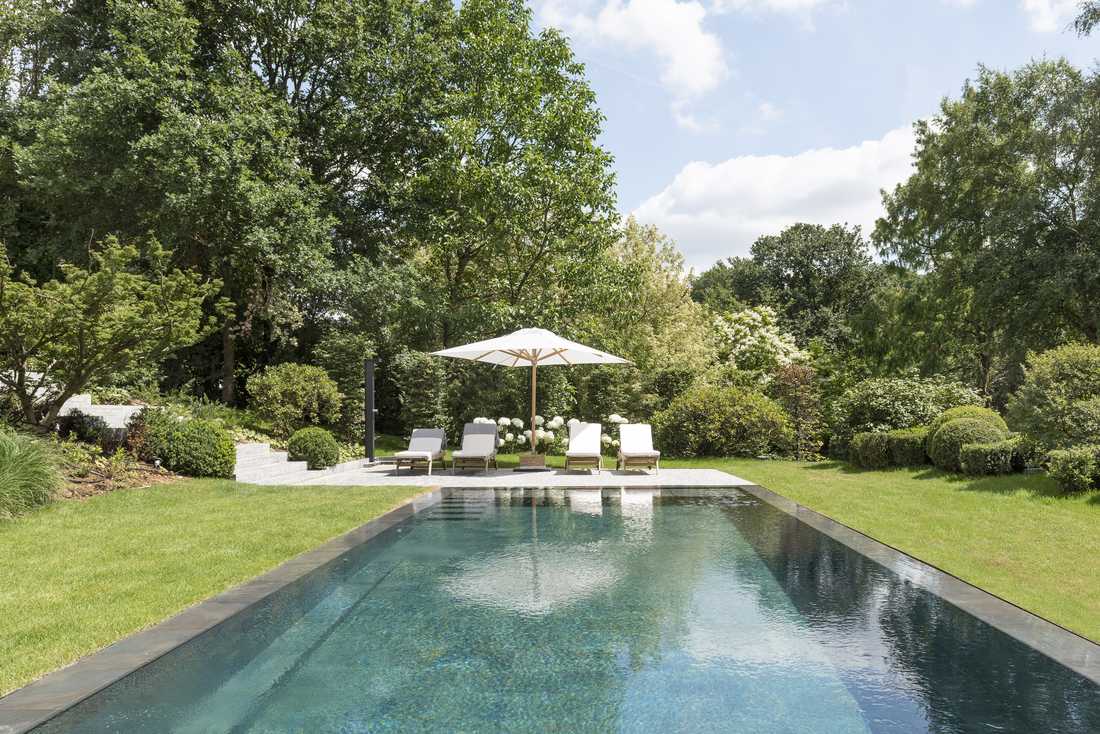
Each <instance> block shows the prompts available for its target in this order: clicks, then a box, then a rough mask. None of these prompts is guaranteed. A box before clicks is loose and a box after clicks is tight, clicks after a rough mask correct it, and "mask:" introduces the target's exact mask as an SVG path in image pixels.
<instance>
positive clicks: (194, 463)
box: [127, 408, 237, 479]
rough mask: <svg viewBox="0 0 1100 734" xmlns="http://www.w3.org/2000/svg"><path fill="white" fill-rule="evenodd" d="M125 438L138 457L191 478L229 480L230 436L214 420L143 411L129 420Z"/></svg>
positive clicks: (233, 461)
mask: <svg viewBox="0 0 1100 734" xmlns="http://www.w3.org/2000/svg"><path fill="white" fill-rule="evenodd" d="M127 440H128V443H129V446H130V449H131V450H132V451H133V452H134V453H135V454H137V455H138V458H140V459H142V460H144V461H150V462H152V461H158V460H159V461H160V462H161V465H162V466H164V467H165V468H166V469H171V470H172V471H174V472H178V473H180V474H185V475H187V476H191V477H222V478H226V479H231V478H232V477H233V470H234V468H235V466H236V463H237V447H236V445H235V444H234V443H233V438H232V437H231V436H230V435H229V432H228V431H226V430H225V429H224V428H222V427H221V426H220V425H219V424H218V423H215V422H214V421H206V420H186V419H184V418H183V417H182V416H180V415H179V414H177V413H174V412H172V411H169V410H161V409H155V408H149V409H146V410H143V411H142V412H141V413H139V414H138V415H137V416H135V417H134V418H133V419H132V420H131V421H130V433H129V437H128V439H127Z"/></svg>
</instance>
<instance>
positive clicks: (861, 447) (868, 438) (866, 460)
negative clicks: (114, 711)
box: [848, 432, 892, 469]
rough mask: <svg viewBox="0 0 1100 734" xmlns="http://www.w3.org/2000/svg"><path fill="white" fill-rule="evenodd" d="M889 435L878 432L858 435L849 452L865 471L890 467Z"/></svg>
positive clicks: (853, 439)
mask: <svg viewBox="0 0 1100 734" xmlns="http://www.w3.org/2000/svg"><path fill="white" fill-rule="evenodd" d="M889 438H890V436H889V434H888V433H883V432H878V433H872V432H866V433H857V434H856V435H855V436H853V437H852V447H851V450H850V451H849V452H848V454H849V456H851V457H852V459H853V460H854V462H855V463H856V464H857V465H858V466H862V467H863V468H865V469H882V468H884V467H887V466H890V464H891V463H892V460H891V458H890V442H889Z"/></svg>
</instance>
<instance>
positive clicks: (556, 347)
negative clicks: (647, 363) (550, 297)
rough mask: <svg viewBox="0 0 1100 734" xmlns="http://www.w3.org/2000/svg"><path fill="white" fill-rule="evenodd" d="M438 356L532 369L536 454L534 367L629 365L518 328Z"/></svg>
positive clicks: (550, 335)
mask: <svg viewBox="0 0 1100 734" xmlns="http://www.w3.org/2000/svg"><path fill="white" fill-rule="evenodd" d="M432 354H434V355H436V356H438V357H452V358H454V359H468V360H471V361H473V362H488V363H489V364H496V365H502V366H504V367H530V368H531V426H530V430H531V453H535V387H536V385H537V381H538V374H537V370H538V368H539V367H543V366H548V365H573V364H630V363H629V362H628V361H627V360H625V359H623V358H622V357H616V356H615V355H614V354H608V353H607V352H601V351H600V350H599V349H593V348H592V347H589V346H585V345H584V344H578V343H577V342H574V341H569V340H568V339H563V338H562V337H560V336H558V335H557V334H555V333H554V332H552V331H547V330H546V329H520V330H519V331H513V332H512V333H511V334H506V335H504V336H498V337H497V338H496V339H486V340H485V341H480V342H473V343H472V344H465V345H463V346H461V347H451V348H450V349H441V350H440V351H438V352H432Z"/></svg>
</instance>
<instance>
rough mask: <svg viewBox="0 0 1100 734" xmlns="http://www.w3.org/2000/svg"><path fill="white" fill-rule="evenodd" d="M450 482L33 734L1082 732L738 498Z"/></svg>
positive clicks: (862, 562) (1079, 685) (895, 592)
mask: <svg viewBox="0 0 1100 734" xmlns="http://www.w3.org/2000/svg"><path fill="white" fill-rule="evenodd" d="M676 495H677V496H671V495H670V493H669V492H668V491H666V492H665V495H664V496H661V495H659V494H658V495H656V496H655V495H654V493H652V492H649V491H637V490H622V491H618V490H616V491H614V492H611V491H608V490H604V491H603V493H602V494H601V493H600V491H598V490H596V491H591V490H580V491H578V490H572V491H568V490H541V491H532V490H526V491H520V490H511V491H509V490H495V491H494V490H485V491H461V492H455V493H454V494H453V495H451V496H449V497H447V498H445V499H444V500H443V501H442V503H441V504H439V505H437V506H435V507H433V508H431V509H429V510H427V511H425V512H422V513H420V514H418V515H417V516H415V517H413V518H412V519H410V520H409V521H407V522H406V523H403V524H402V525H399V526H397V527H395V528H392V529H391V530H388V531H386V532H385V533H384V534H383V535H381V536H379V537H377V538H375V539H374V540H371V541H369V542H368V543H366V544H364V545H363V546H361V547H359V548H356V549H354V550H352V551H350V552H349V553H347V554H345V555H344V556H342V557H340V558H338V559H337V560H336V561H334V562H332V563H331V564H329V565H328V566H326V567H323V568H322V569H319V570H318V571H315V572H313V573H311V574H309V575H308V576H307V577H305V578H303V579H302V580H300V581H299V582H295V583H294V584H292V585H291V586H290V587H287V588H286V589H283V590H282V591H280V592H278V593H276V594H274V595H272V596H271V597H269V598H268V599H267V600H265V601H263V602H261V603H259V604H257V605H255V606H254V607H252V608H250V609H249V610H247V611H246V612H243V613H241V614H239V615H236V616H235V617H233V618H231V619H230V620H228V621H227V622H224V623H223V624H221V625H219V626H218V627H216V628H214V629H212V630H210V631H209V632H207V633H205V634H203V635H202V636H200V637H198V638H196V639H195V640H193V641H191V642H189V643H187V644H185V645H183V646H182V647H180V648H178V649H177V650H175V651H173V652H172V653H169V654H168V655H166V656H164V657H162V658H160V659H159V660H157V661H156V662H154V663H152V664H151V665H148V666H146V667H145V668H142V669H141V670H139V671H137V672H136V673H134V674H132V675H130V676H128V677H127V678H124V679H123V680H121V681H119V682H118V683H116V684H115V685H113V686H111V687H109V688H107V689H105V690H104V691H102V692H100V693H99V694H97V695H95V696H93V697H92V698H90V699H87V700H86V701H84V702H83V703H81V704H79V705H78V706H76V707H75V708H73V709H70V710H69V711H68V712H66V713H64V714H62V715H61V716H59V717H57V718H55V719H53V720H52V721H50V722H48V723H47V724H45V725H43V726H42V727H40V729H39V730H37V731H42V732H179V733H181V734H183V733H188V734H189V733H192V732H196V733H197V732H242V733H243V732H309V733H315V732H391V731H392V732H409V731H414V732H415V731H440V732H459V731H461V732H498V731H499V732H611V731H621V732H746V733H748V732H753V733H757V732H789V733H796V732H813V733H814V734H831V733H834V732H835V733H838V734H839V733H840V732H845V733H847V732H874V733H876V734H877V733H879V732H882V733H886V732H890V733H893V732H1049V733H1057V732H1090V731H1100V687H1098V686H1097V685H1095V684H1094V683H1092V682H1090V681H1088V680H1086V679H1084V678H1082V677H1080V676H1078V675H1077V674H1075V673H1073V672H1072V671H1069V670H1068V669H1066V668H1064V667H1062V666H1061V665H1059V664H1057V663H1055V662H1054V661H1052V660H1050V659H1048V658H1046V657H1044V656H1043V655H1041V654H1039V653H1037V652H1035V651H1034V650H1032V649H1030V648H1029V647H1027V646H1025V645H1024V644H1022V643H1020V642H1017V641H1016V640H1014V639H1013V638H1010V637H1008V636H1007V635H1005V634H1003V633H1001V632H999V631H997V630H996V629H994V628H992V627H990V626H988V625H986V624H985V623H983V622H981V621H980V620H978V619H976V618H974V617H972V616H970V615H969V614H967V613H965V612H963V611H961V610H959V609H958V608H956V607H954V606H951V605H950V604H948V603H946V602H944V601H943V600H941V599H939V598H938V597H936V596H934V595H933V594H931V593H930V592H928V591H925V590H923V589H921V588H919V587H917V586H914V585H912V584H911V583H909V582H907V581H904V580H902V579H901V578H900V577H898V576H896V575H895V574H893V573H892V572H891V571H889V570H887V569H886V568H884V567H882V566H880V565H878V564H876V563H875V562H873V561H871V560H869V559H868V558H866V557H864V556H862V555H860V554H858V553H857V552H855V551H853V550H851V549H849V548H847V547H846V546H844V545H842V544H840V543H838V542H836V541H834V540H832V539H831V538H829V537H827V536H825V535H823V534H821V533H819V532H818V531H816V530H814V529H813V528H811V527H809V526H807V525H805V524H803V523H801V522H800V521H798V520H796V519H795V518H794V517H792V516H790V515H788V514H786V513H784V512H781V511H780V510H777V509H775V508H773V507H772V506H771V505H769V504H767V503H765V502H763V501H761V500H758V499H756V498H755V497H752V496H749V495H746V494H743V493H740V492H737V491H735V490H723V491H720V492H715V491H709V490H700V491H698V492H696V493H692V492H678V493H676Z"/></svg>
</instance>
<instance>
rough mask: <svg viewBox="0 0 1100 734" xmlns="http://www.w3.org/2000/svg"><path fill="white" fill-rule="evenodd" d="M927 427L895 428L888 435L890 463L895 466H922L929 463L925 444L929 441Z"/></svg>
mask: <svg viewBox="0 0 1100 734" xmlns="http://www.w3.org/2000/svg"><path fill="white" fill-rule="evenodd" d="M928 433H929V431H928V428H927V426H917V427H916V428H895V429H894V430H892V431H890V432H889V433H887V434H886V441H887V443H888V444H889V446H890V463H892V464H893V465H894V466H921V465H922V464H927V463H928V455H927V453H926V452H925V444H926V443H927V441H928Z"/></svg>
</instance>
